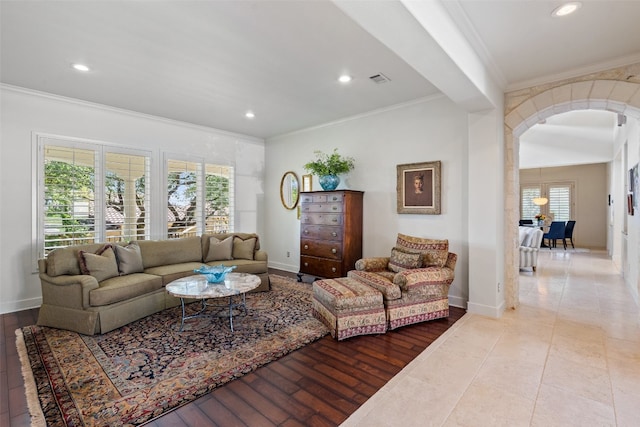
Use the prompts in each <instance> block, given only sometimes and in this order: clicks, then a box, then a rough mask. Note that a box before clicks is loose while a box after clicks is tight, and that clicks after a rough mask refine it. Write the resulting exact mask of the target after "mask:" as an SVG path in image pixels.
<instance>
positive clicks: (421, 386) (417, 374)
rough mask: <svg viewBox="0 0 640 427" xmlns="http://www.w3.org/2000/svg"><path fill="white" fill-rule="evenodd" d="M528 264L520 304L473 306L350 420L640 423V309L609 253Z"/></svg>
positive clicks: (570, 253)
mask: <svg viewBox="0 0 640 427" xmlns="http://www.w3.org/2000/svg"><path fill="white" fill-rule="evenodd" d="M528 270H529V271H526V270H521V271H520V302H521V306H520V307H519V309H518V310H515V311H512V310H509V311H507V312H506V313H505V314H504V316H503V317H502V318H500V319H491V318H485V317H482V316H478V315H473V314H466V315H465V316H464V317H463V318H462V319H461V320H459V321H458V322H457V323H456V324H455V325H454V326H453V327H452V328H451V329H449V330H448V331H447V332H446V333H445V334H443V335H442V336H441V337H440V338H439V339H438V340H436V342H434V343H433V344H432V345H431V346H429V347H428V348H427V349H426V350H425V351H424V352H423V353H422V354H421V355H420V356H418V357H417V358H416V359H415V360H414V361H413V362H412V363H411V364H409V365H408V366H407V367H405V368H404V370H403V371H402V372H400V373H399V374H398V375H396V376H395V377H394V378H393V379H392V380H391V381H390V382H389V383H387V384H386V385H385V386H384V387H383V388H382V389H380V390H379V391H378V392H377V393H376V394H375V395H374V396H373V397H372V398H370V399H369V400H368V401H367V402H366V403H365V404H364V405H363V406H362V407H360V408H359V409H358V410H357V411H356V412H355V413H354V414H352V415H351V417H350V418H348V419H347V420H346V421H345V423H343V424H342V425H343V426H367V427H370V426H390V425H402V426H428V425H431V426H500V425H503V426H510V427H511V426H544V427H548V426H638V425H640V424H639V423H640V317H639V310H638V307H637V305H636V304H635V302H634V301H633V299H632V297H631V294H630V292H629V290H628V289H627V288H626V287H625V284H624V282H623V279H622V277H621V276H620V275H619V274H618V272H617V270H616V269H615V267H614V265H613V263H612V262H611V261H610V260H609V259H608V257H607V256H606V253H605V252H602V251H600V252H594V251H587V250H580V249H575V250H572V249H568V250H567V251H564V250H563V249H562V248H560V249H554V250H548V249H546V250H541V251H540V257H539V259H538V268H537V272H536V273H532V272H531V271H530V269H528Z"/></svg>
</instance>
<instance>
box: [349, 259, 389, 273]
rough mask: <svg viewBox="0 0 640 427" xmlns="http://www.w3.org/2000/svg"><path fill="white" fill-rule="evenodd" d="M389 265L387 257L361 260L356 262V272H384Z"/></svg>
mask: <svg viewBox="0 0 640 427" xmlns="http://www.w3.org/2000/svg"><path fill="white" fill-rule="evenodd" d="M388 265H389V257H377V258H361V259H359V260H358V261H356V270H359V271H385V270H387V266H388Z"/></svg>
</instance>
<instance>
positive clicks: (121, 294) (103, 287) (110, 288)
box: [89, 273, 162, 307]
mask: <svg viewBox="0 0 640 427" xmlns="http://www.w3.org/2000/svg"><path fill="white" fill-rule="evenodd" d="M161 288H162V278H161V277H158V276H154V275H151V274H144V273H133V274H128V275H126V276H117V277H113V278H111V279H108V280H105V281H103V282H101V283H100V287H99V288H97V289H93V290H92V291H90V292H89V304H90V305H91V306H93V307H100V306H103V305H109V304H113V303H116V302H120V301H124V300H128V299H131V298H135V297H137V296H140V295H144V294H148V293H150V292H153V291H155V290H157V289H161Z"/></svg>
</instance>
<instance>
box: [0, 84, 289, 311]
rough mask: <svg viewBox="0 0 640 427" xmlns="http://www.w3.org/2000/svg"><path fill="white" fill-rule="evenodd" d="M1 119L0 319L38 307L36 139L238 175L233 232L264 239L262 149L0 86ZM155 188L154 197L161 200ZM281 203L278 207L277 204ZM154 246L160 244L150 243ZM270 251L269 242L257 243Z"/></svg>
mask: <svg viewBox="0 0 640 427" xmlns="http://www.w3.org/2000/svg"><path fill="white" fill-rule="evenodd" d="M0 89H1V92H0V95H1V104H0V106H1V111H2V115H1V117H0V124H1V133H0V137H1V139H0V180H1V186H0V201H1V202H0V203H1V206H0V219H1V221H0V313H5V312H11V311H16V310H21V309H25V308H30V307H37V306H39V305H40V303H41V292H40V282H39V279H38V276H37V274H35V273H34V271H33V270H34V269H33V266H34V264H33V262H32V261H33V260H32V259H31V253H32V244H34V241H33V239H32V231H33V230H32V212H34V211H35V204H34V200H33V194H32V189H33V187H32V181H33V179H35V171H34V170H33V168H32V159H33V155H34V147H33V144H32V134H33V133H34V132H41V133H48V134H56V135H62V136H69V137H77V138H83V139H91V140H96V141H101V142H105V143H109V144H113V145H119V146H127V147H132V148H141V149H146V150H152V152H153V158H152V161H155V162H159V161H161V159H162V156H161V153H162V152H163V151H166V152H174V153H175V152H179V153H191V154H200V155H202V156H203V157H205V158H206V159H207V160H208V161H214V162H219V163H221V164H228V165H233V166H235V167H236V187H235V193H236V227H235V229H236V231H246V232H257V233H259V234H260V235H261V237H262V236H264V234H265V233H264V228H263V227H264V225H263V218H262V215H260V214H259V213H260V212H262V210H263V209H264V204H265V202H264V188H263V184H264V183H263V179H264V169H265V161H264V158H265V149H264V141H263V140H261V139H257V138H252V137H249V136H243V135H237V134H232V133H227V132H223V131H219V130H216V129H210V128H205V127H199V126H193V125H189V124H185V123H180V122H175V121H170V120H164V119H160V118H156V117H151V116H146V115H141V114H136V113H131V112H127V111H123V110H118V109H114V108H108V107H102V106H98V105H94V104H89V103H84V102H79V101H75V100H69V99H62V98H58V97H54V96H49V95H45V94H38V93H35V92H29V91H23V90H21V89H19V88H14V87H10V86H2V87H1V88H0ZM161 194H162V193H161V190H160V187H159V186H157V187H155V192H154V193H152V197H160V195H161ZM278 200H279V199H278ZM153 237H154V238H160V237H162V236H153ZM262 243H263V244H264V245H265V246H268V242H267V241H266V240H264V239H263V242H262Z"/></svg>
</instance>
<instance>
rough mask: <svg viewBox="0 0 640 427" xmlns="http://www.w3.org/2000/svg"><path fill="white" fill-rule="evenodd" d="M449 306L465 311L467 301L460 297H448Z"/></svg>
mask: <svg viewBox="0 0 640 427" xmlns="http://www.w3.org/2000/svg"><path fill="white" fill-rule="evenodd" d="M449 305H452V306H454V307H458V308H463V309H465V310H466V309H467V301H466V300H465V299H464V298H462V297H455V296H451V295H449Z"/></svg>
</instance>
